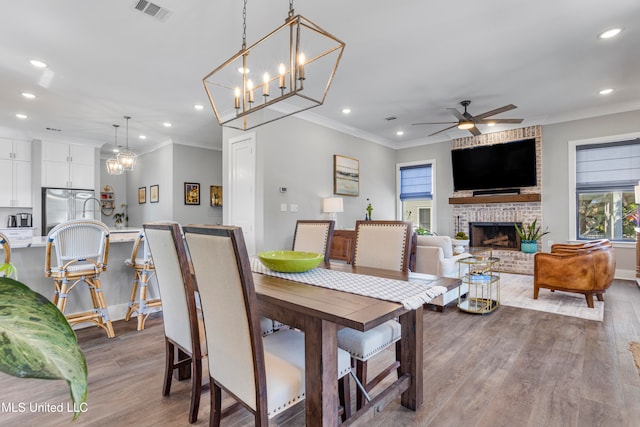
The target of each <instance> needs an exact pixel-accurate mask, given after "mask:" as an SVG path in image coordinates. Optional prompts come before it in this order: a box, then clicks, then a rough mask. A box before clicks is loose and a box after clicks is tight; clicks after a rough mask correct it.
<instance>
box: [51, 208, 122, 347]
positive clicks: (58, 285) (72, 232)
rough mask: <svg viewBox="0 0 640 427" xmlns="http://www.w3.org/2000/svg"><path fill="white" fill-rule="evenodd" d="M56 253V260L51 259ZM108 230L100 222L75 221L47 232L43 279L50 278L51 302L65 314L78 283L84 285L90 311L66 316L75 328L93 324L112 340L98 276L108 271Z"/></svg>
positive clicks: (110, 327) (111, 329)
mask: <svg viewBox="0 0 640 427" xmlns="http://www.w3.org/2000/svg"><path fill="white" fill-rule="evenodd" d="M52 252H55V259H53V258H52V256H51V255H52ZM108 258H109V229H108V228H107V226H106V225H104V224H103V223H102V222H100V221H94V220H88V219H76V220H71V221H67V222H63V223H62V224H58V225H56V226H55V227H54V228H52V229H51V231H49V234H48V236H47V244H46V250H45V268H44V271H45V276H46V277H51V278H53V283H54V285H55V292H54V296H53V303H54V304H56V306H57V307H58V309H59V310H60V311H61V312H63V313H64V310H65V307H66V305H67V299H68V296H69V294H70V293H71V291H73V290H74V289H75V288H76V286H77V285H78V284H79V283H82V282H84V283H86V284H87V286H88V287H89V294H90V295H91V301H92V304H93V309H92V310H90V311H86V312H82V313H75V314H71V315H67V316H66V317H67V321H68V322H69V323H70V324H72V325H74V324H77V323H83V322H93V323H95V324H96V325H98V326H100V327H101V328H103V329H104V330H105V331H106V332H107V336H108V337H109V338H113V337H115V332H114V331H113V326H112V324H111V320H110V319H109V313H108V311H107V303H106V300H105V297H104V293H103V292H102V286H101V284H100V273H102V272H103V271H105V270H106V269H107V260H108Z"/></svg>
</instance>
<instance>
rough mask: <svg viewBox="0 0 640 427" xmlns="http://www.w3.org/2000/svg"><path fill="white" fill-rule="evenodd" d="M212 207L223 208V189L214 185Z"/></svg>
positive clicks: (211, 190)
mask: <svg viewBox="0 0 640 427" xmlns="http://www.w3.org/2000/svg"><path fill="white" fill-rule="evenodd" d="M209 195H210V196H211V206H222V187H221V186H220V185H212V186H211V188H210V194H209Z"/></svg>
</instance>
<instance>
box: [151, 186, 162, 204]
mask: <svg viewBox="0 0 640 427" xmlns="http://www.w3.org/2000/svg"><path fill="white" fill-rule="evenodd" d="M158 200H160V186H159V185H152V186H150V187H149V203H158Z"/></svg>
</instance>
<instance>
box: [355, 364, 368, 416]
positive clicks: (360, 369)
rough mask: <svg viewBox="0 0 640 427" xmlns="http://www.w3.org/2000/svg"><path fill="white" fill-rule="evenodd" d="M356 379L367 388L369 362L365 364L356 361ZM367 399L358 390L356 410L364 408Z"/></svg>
mask: <svg viewBox="0 0 640 427" xmlns="http://www.w3.org/2000/svg"><path fill="white" fill-rule="evenodd" d="M356 377H358V379H359V380H360V382H361V383H362V386H363V387H364V388H365V389H366V388H367V362H363V361H361V360H356ZM365 400H366V399H365V397H364V394H363V393H362V391H360V388H357V392H356V410H359V409H360V408H362V407H363V406H364V403H365Z"/></svg>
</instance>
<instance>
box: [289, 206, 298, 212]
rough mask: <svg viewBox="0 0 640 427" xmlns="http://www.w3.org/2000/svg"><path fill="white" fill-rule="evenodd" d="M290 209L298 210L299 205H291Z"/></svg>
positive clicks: (292, 210)
mask: <svg viewBox="0 0 640 427" xmlns="http://www.w3.org/2000/svg"><path fill="white" fill-rule="evenodd" d="M289 210H290V211H291V212H298V205H290V206H289Z"/></svg>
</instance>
